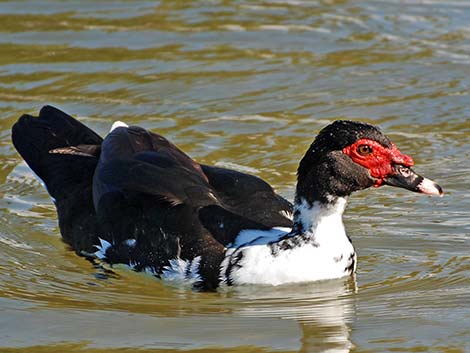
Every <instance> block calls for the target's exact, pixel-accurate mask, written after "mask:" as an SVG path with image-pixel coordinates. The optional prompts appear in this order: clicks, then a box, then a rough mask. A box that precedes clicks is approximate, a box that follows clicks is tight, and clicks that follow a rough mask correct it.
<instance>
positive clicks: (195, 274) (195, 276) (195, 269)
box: [161, 256, 202, 283]
mask: <svg viewBox="0 0 470 353" xmlns="http://www.w3.org/2000/svg"><path fill="white" fill-rule="evenodd" d="M200 262H201V257H200V256H197V257H195V258H194V259H193V260H183V259H180V258H176V259H172V260H170V264H169V265H168V266H165V268H164V269H163V272H162V274H161V278H162V279H164V280H167V281H172V282H190V283H194V282H199V281H201V280H202V278H201V276H200V275H199V264H200Z"/></svg>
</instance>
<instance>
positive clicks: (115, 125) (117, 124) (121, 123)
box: [109, 121, 129, 132]
mask: <svg viewBox="0 0 470 353" xmlns="http://www.w3.org/2000/svg"><path fill="white" fill-rule="evenodd" d="M118 127H129V125H127V124H126V123H123V122H122V121H115V122H114V123H113V125H112V126H111V130H109V132H113V130H114V129H117V128H118Z"/></svg>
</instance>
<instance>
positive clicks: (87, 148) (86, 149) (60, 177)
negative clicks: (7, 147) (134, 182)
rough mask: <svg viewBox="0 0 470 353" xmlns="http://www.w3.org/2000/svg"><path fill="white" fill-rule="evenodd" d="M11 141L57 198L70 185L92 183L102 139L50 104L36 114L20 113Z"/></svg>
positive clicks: (76, 187) (70, 186)
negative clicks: (36, 115)
mask: <svg viewBox="0 0 470 353" xmlns="http://www.w3.org/2000/svg"><path fill="white" fill-rule="evenodd" d="M12 141H13V145H14V146H15V148H16V150H17V151H18V153H19V154H20V155H21V157H23V159H24V160H25V161H26V163H27V164H28V165H29V167H30V168H31V169H32V170H33V171H34V173H35V174H36V175H37V176H38V177H39V178H40V179H41V180H42V181H43V182H44V184H45V185H46V188H47V190H48V192H49V194H50V195H51V196H52V197H53V198H54V199H56V200H59V199H60V198H61V197H63V196H66V195H67V193H68V191H70V190H69V189H70V188H72V187H73V189H78V188H80V186H84V185H87V184H89V185H90V186H91V182H92V177H93V172H94V169H95V166H96V163H97V157H99V149H100V145H101V142H102V141H103V140H102V138H101V137H100V136H98V135H97V134H96V133H95V132H93V131H92V130H90V129H89V128H88V127H86V126H85V125H83V124H82V123H80V122H79V121H77V120H75V119H74V118H72V117H71V116H70V115H68V114H65V113H64V112H62V111H60V110H59V109H56V108H54V107H51V106H45V107H43V108H42V109H41V111H40V112H39V117H34V116H31V115H27V114H25V115H23V116H21V117H20V118H19V119H18V122H17V123H16V124H15V125H13V128H12Z"/></svg>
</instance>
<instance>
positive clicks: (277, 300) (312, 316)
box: [233, 276, 357, 352]
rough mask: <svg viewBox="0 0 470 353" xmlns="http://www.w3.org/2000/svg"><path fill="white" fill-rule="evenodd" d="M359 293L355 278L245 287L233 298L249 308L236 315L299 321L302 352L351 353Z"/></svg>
mask: <svg viewBox="0 0 470 353" xmlns="http://www.w3.org/2000/svg"><path fill="white" fill-rule="evenodd" d="M356 292H357V284H356V278H355V276H354V277H351V278H348V279H342V280H341V279H340V280H334V281H332V280H329V281H323V282H316V283H308V284H303V285H295V286H292V285H291V286H279V287H271V286H269V287H260V286H250V287H243V286H241V287H237V288H236V289H235V290H234V292H233V296H235V297H236V298H237V299H238V300H240V301H241V302H244V303H246V306H245V307H242V308H240V309H239V310H238V311H237V312H236V313H234V314H237V315H239V316H241V317H253V318H255V317H256V318H278V319H282V320H289V321H295V322H297V323H298V325H299V327H300V330H301V333H300V334H301V337H300V346H299V352H349V351H350V350H351V348H352V347H353V344H352V342H351V339H350V327H349V324H350V323H351V322H352V321H353V320H354V316H355V304H354V303H355V300H354V293H356ZM273 348H274V347H273Z"/></svg>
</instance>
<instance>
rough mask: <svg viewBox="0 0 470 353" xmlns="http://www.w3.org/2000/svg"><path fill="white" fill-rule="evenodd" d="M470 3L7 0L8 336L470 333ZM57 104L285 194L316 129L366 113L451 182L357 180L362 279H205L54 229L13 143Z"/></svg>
mask: <svg viewBox="0 0 470 353" xmlns="http://www.w3.org/2000/svg"><path fill="white" fill-rule="evenodd" d="M468 18H470V1H464V0H462V1H444V0H426V1H418V0H415V1H413V0H408V1H398V0H397V1H393V0H389V1H372V0H371V1H347V0H329V1H276V0H265V1H259V2H252V1H197V2H196V1H194V2H189V1H159V2H150V1H124V0H122V1H96V2H91V1H90V2H78V1H52V0H44V1H32V0H31V1H1V2H0V116H1V119H0V156H1V159H2V163H1V167H0V219H1V221H0V351H2V352H22V353H25V352H45V353H49V352H62V351H69V352H74V351H79V352H135V350H136V349H139V350H140V351H142V352H176V351H181V350H183V351H197V352H271V351H275V352H277V351H288V352H297V351H300V352H324V351H330V352H348V351H351V352H397V351H399V352H428V351H431V352H453V353H454V352H468V351H470V343H469V342H470V306H469V303H470V294H469V293H470V291H469V289H470V256H469V249H470V247H469V245H470V241H469V235H470V216H469V211H468V210H469V209H470V201H469V200H470V192H469V188H468V185H469V183H470V177H469V175H470V165H469V164H470V163H469V157H470V150H469V137H470V105H469V93H470V90H469V85H470V80H469V77H470V27H469V25H468ZM46 103H47V104H52V105H55V106H57V107H59V108H61V109H63V110H65V111H67V112H69V113H71V114H73V115H74V116H78V117H79V118H80V119H81V120H82V121H84V122H85V123H86V124H87V125H89V126H90V127H92V128H93V129H94V130H96V131H98V132H99V133H100V134H102V135H104V134H106V131H107V130H108V129H109V127H110V125H111V123H112V121H114V120H117V119H119V120H123V121H126V122H127V123H131V124H138V125H142V126H144V127H146V128H150V129H152V130H153V131H158V132H160V133H162V134H165V135H166V136H168V137H169V138H170V139H172V140H173V141H175V142H176V143H177V144H178V145H179V146H180V147H181V148H183V149H184V150H185V151H187V152H188V153H189V154H190V155H191V156H193V157H194V158H196V159H197V160H198V161H200V162H202V163H207V164H215V165H219V166H227V167H232V168H236V169H239V170H242V171H248V172H250V173H253V174H255V175H258V176H260V177H262V178H264V179H265V180H267V181H269V182H270V183H271V184H272V185H273V186H274V187H275V188H276V189H277V190H278V192H280V193H281V194H282V195H284V196H285V197H287V198H291V197H292V195H293V191H294V182H295V170H296V167H297V163H298V161H299V159H300V158H301V156H302V155H303V153H304V151H305V150H306V148H307V146H308V145H309V143H310V142H311V140H312V139H313V137H314V135H315V134H316V133H317V132H318V130H319V129H320V128H321V127H323V126H325V125H326V124H327V123H328V122H330V121H333V120H335V119H338V118H348V119H360V120H362V121H366V122H371V123H374V124H378V125H380V126H381V127H382V128H383V129H384V130H385V131H386V132H387V133H388V134H389V135H390V137H391V138H392V139H393V140H394V142H395V143H396V144H397V145H398V146H399V148H400V149H401V151H402V152H404V153H407V154H410V155H412V156H413V157H414V159H415V162H416V164H417V166H416V170H417V171H418V172H420V173H422V174H424V175H426V176H428V177H430V178H433V179H435V180H437V181H438V182H439V183H440V184H441V185H442V186H443V188H444V190H445V191H446V195H445V197H444V198H442V199H441V198H430V197H426V196H422V195H416V194H411V193H408V192H406V191H404V190H400V189H392V188H386V187H384V188H381V189H378V190H367V191H363V192H360V193H358V194H356V195H354V196H353V197H352V198H351V202H350V205H349V208H348V210H347V212H346V217H345V222H346V227H347V230H348V233H349V234H350V236H351V237H352V239H353V241H354V244H355V246H356V248H357V250H358V253H359V267H358V273H357V276H356V278H354V279H345V280H340V281H326V282H322V283H312V284H304V285H292V286H282V287H256V286H246V287H238V288H233V289H230V290H224V291H220V292H217V293H198V292H194V291H191V290H188V289H186V288H177V287H171V286H168V285H165V284H162V283H160V282H158V281H156V280H154V279H152V278H149V277H145V276H142V275H139V274H135V273H129V272H126V271H116V273H114V274H113V273H107V272H104V271H103V270H100V269H96V268H93V266H92V265H91V264H90V263H88V262H87V261H85V260H84V259H82V258H79V257H77V256H76V255H75V254H74V253H73V252H71V251H69V249H68V248H67V246H66V245H64V244H63V243H62V241H61V240H60V236H59V232H58V227H57V223H56V214H55V210H54V207H53V205H52V203H51V201H50V199H49V197H48V195H47V193H46V192H45V191H44V189H43V188H42V186H41V185H40V183H39V182H38V180H37V179H36V178H35V177H34V176H33V175H32V173H31V172H30V170H29V169H28V167H27V166H26V165H25V164H24V162H22V161H21V158H20V157H19V156H18V155H17V154H16V152H15V151H14V149H13V147H12V145H11V141H10V128H11V126H12V124H13V123H14V122H15V121H16V119H17V118H18V117H19V116H20V115H21V114H23V113H37V111H38V110H39V108H40V107H41V106H42V105H44V104H46Z"/></svg>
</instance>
